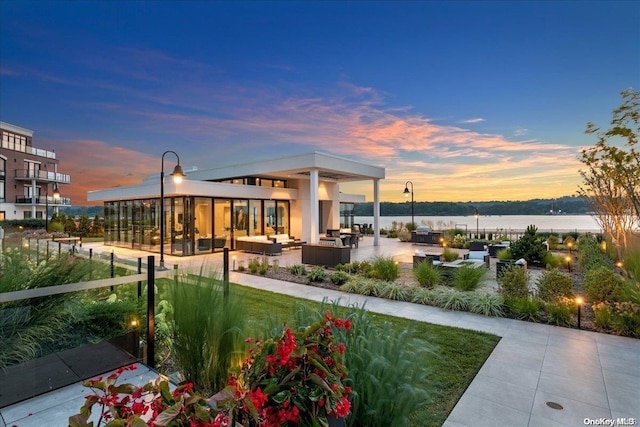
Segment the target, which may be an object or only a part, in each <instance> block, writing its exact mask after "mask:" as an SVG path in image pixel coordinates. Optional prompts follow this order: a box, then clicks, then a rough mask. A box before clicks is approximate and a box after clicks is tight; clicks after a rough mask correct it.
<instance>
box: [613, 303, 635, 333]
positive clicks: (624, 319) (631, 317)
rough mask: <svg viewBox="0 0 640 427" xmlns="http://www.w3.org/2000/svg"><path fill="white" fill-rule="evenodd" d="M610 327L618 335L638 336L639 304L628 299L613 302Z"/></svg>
mask: <svg viewBox="0 0 640 427" xmlns="http://www.w3.org/2000/svg"><path fill="white" fill-rule="evenodd" d="M611 327H612V329H613V330H614V331H615V332H616V333H617V334H619V335H623V336H626V337H632V338H640V304H635V303H633V302H629V301H624V302H614V303H613V306H612V311H611Z"/></svg>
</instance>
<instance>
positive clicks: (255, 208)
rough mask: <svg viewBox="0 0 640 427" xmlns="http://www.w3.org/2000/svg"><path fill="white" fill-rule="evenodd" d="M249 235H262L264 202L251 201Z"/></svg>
mask: <svg viewBox="0 0 640 427" xmlns="http://www.w3.org/2000/svg"><path fill="white" fill-rule="evenodd" d="M248 231H249V234H250V235H252V236H258V235H261V234H262V200H249V230H248Z"/></svg>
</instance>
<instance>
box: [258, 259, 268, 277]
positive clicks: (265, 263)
mask: <svg viewBox="0 0 640 427" xmlns="http://www.w3.org/2000/svg"><path fill="white" fill-rule="evenodd" d="M267 271H269V261H267V259H266V258H265V259H263V260H262V261H261V262H260V267H259V268H258V273H260V274H261V275H262V276H264V275H265V274H267Z"/></svg>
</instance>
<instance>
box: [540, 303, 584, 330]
mask: <svg viewBox="0 0 640 427" xmlns="http://www.w3.org/2000/svg"><path fill="white" fill-rule="evenodd" d="M576 310H577V308H576V304H575V301H574V300H573V299H571V298H564V297H563V298H559V299H558V300H557V301H552V302H549V303H547V315H548V321H549V323H551V324H552V325H558V326H570V325H571V319H572V318H573V313H574V312H575V311H576Z"/></svg>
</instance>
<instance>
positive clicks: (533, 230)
mask: <svg viewBox="0 0 640 427" xmlns="http://www.w3.org/2000/svg"><path fill="white" fill-rule="evenodd" d="M509 249H511V256H512V257H513V258H514V259H520V258H524V259H525V260H526V261H527V263H529V264H535V265H543V261H544V257H545V255H546V254H547V248H546V247H545V245H544V242H543V241H542V238H540V236H538V228H537V227H536V226H535V225H533V224H532V225H530V226H528V227H527V229H526V230H525V232H524V234H523V235H522V237H520V238H519V239H518V240H516V241H515V242H513V243H512V244H511V246H510V247H509Z"/></svg>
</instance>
